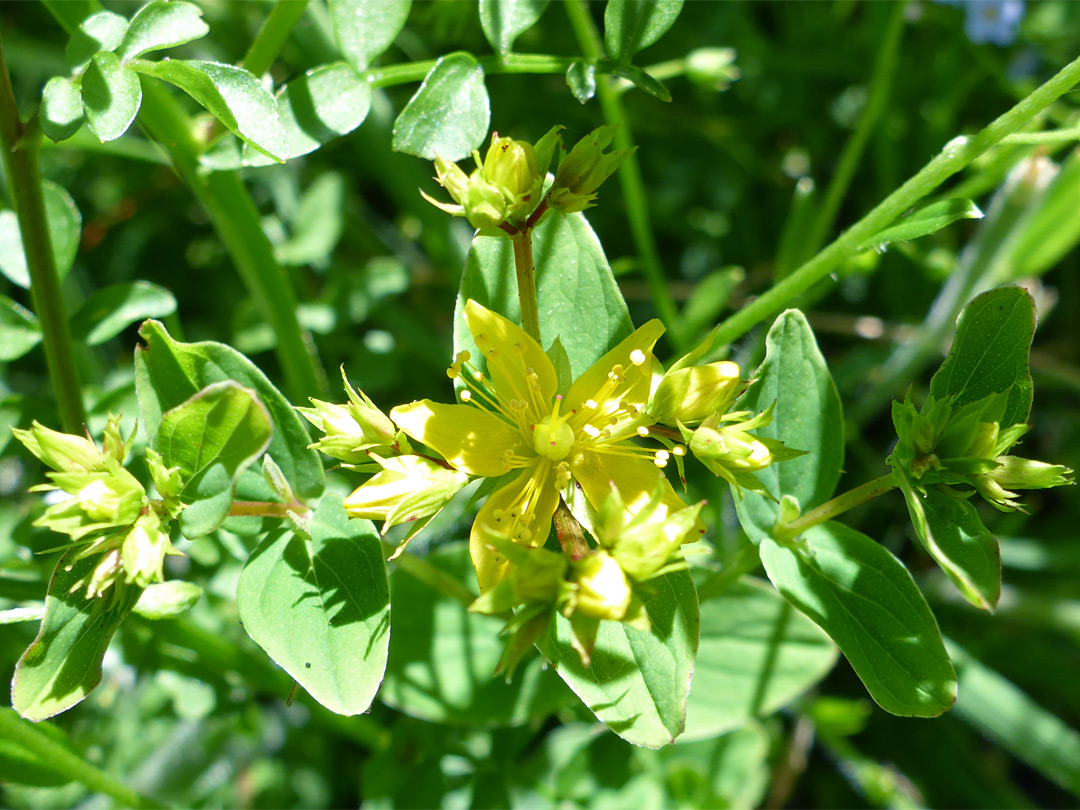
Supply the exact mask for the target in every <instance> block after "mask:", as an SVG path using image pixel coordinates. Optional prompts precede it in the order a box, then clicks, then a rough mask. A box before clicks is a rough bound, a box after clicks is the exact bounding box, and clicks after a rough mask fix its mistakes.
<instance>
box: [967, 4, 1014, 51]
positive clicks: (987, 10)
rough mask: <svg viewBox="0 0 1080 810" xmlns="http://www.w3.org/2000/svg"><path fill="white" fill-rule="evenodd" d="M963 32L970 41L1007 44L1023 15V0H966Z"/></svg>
mask: <svg viewBox="0 0 1080 810" xmlns="http://www.w3.org/2000/svg"><path fill="white" fill-rule="evenodd" d="M965 11H966V13H967V18H966V19H965V20H964V32H965V33H966V34H967V35H968V39H970V40H971V41H972V42H992V43H993V44H994V45H1009V44H1011V43H1012V41H1013V40H1014V39H1016V31H1017V28H1019V27H1020V20H1021V18H1022V17H1023V16H1024V0H968V1H967V3H966V4H965Z"/></svg>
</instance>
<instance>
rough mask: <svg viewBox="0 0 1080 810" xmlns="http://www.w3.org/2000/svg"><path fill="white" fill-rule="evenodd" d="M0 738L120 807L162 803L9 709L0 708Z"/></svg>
mask: <svg viewBox="0 0 1080 810" xmlns="http://www.w3.org/2000/svg"><path fill="white" fill-rule="evenodd" d="M0 739H3V740H4V741H6V742H8V743H14V744H15V745H17V746H18V747H20V748H22V749H24V750H26V751H29V752H31V753H32V754H34V755H35V756H36V757H37V759H38V760H40V761H41V764H42V765H45V766H47V767H49V768H51V769H52V770H53V771H55V772H56V773H58V774H63V775H64V776H68V777H70V778H71V779H73V780H75V781H77V782H81V783H82V784H84V785H86V787H88V788H90V790H92V791H94V792H95V793H104V794H105V795H106V796H109V797H110V798H111V799H113V801H115V802H116V803H117V804H118V805H119V806H120V807H147V808H150V807H163V805H161V804H159V803H158V802H156V801H154V800H153V799H149V798H147V797H146V796H143V795H141V794H139V793H136V792H135V791H134V790H132V789H131V788H129V787H128V786H127V785H125V784H123V783H122V782H119V781H117V780H116V779H114V778H113V777H112V776H110V775H109V774H107V773H105V771H103V770H101V769H100V768H98V767H96V766H94V765H91V764H90V763H89V762H87V761H86V760H85V759H83V758H82V757H80V756H79V755H78V754H76V753H74V752H73V751H72V750H71V749H70V748H68V747H66V746H64V745H62V744H60V743H59V742H57V741H56V740H54V739H52V738H51V737H50V736H48V735H47V734H44V733H43V732H41V731H39V730H38V729H36V728H35V727H34V725H33V724H32V723H29V722H27V721H26V720H23V719H22V718H21V717H19V715H18V714H17V713H16V712H15V711H14V710H13V709H0Z"/></svg>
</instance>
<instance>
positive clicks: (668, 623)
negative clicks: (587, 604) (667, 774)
mask: <svg viewBox="0 0 1080 810" xmlns="http://www.w3.org/2000/svg"><path fill="white" fill-rule="evenodd" d="M649 588H650V589H651V590H652V591H653V593H652V594H651V595H650V596H648V597H646V598H645V599H644V602H645V609H646V611H647V612H648V614H649V619H650V621H651V622H652V630H651V631H643V630H638V629H636V628H634V627H630V626H629V625H626V624H623V623H621V622H611V621H603V622H601V623H600V630H599V632H598V633H597V634H596V646H595V647H594V648H593V653H592V661H591V665H590V666H589V667H588V668H585V667H583V666H582V665H581V659H580V658H579V657H578V654H577V652H576V651H575V650H574V648H573V646H572V644H571V638H572V634H571V630H570V622H569V621H567V620H566V619H564V618H563V617H562V616H561V615H558V614H557V615H556V621H555V623H554V624H553V625H552V628H551V631H550V633H549V634H548V635H547V636H545V637H543V638H542V639H541V640H540V642H538V644H537V646H538V647H539V648H540V651H541V652H543V653H544V656H545V657H546V658H547V659H548V660H549V661H550V662H551V663H552V665H553V666H554V667H555V668H556V670H557V672H558V673H559V676H560V677H561V678H562V679H563V680H564V681H565V682H566V684H567V686H569V687H570V688H571V689H572V690H573V691H574V693H575V694H576V695H577V696H578V697H579V698H581V700H582V701H583V702H584V703H585V705H586V706H588V707H589V708H590V709H591V710H592V712H593V713H594V714H595V715H596V717H597V719H598V720H599V721H600V722H601V723H603V724H604V725H606V726H607V727H608V728H610V729H611V730H612V731H614V732H615V733H616V734H618V735H619V736H620V737H622V738H623V739H624V740H626V741H627V742H631V743H633V744H634V745H641V746H645V747H646V748H660V747H661V746H664V745H667V744H668V743H670V742H672V741H674V740H675V738H676V737H678V736H679V735H680V734H681V733H682V732H683V729H684V728H685V726H686V701H687V695H688V694H689V692H690V676H691V674H692V673H693V670H694V655H695V653H696V652H697V646H698V629H699V621H698V600H697V593H696V592H695V591H694V581H693V579H691V577H690V573H689V572H688V571H676V572H674V573H670V574H666V575H664V576H662V577H658V578H656V579H653V580H650V582H649Z"/></svg>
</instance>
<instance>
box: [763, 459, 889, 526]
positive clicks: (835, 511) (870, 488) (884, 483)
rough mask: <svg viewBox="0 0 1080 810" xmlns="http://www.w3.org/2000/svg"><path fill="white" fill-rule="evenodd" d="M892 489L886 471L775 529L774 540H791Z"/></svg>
mask: <svg viewBox="0 0 1080 810" xmlns="http://www.w3.org/2000/svg"><path fill="white" fill-rule="evenodd" d="M893 489H896V481H895V480H894V479H893V474H892V473H891V472H890V473H886V474H885V475H883V476H881V477H880V478H875V479H874V480H873V481H868V482H867V483H865V484H863V485H862V486H859V487H855V489H850V490H848V491H847V492H844V493H842V494H840V495H837V496H836V497H835V498H833V499H832V500H831V501H826V502H825V503H823V504H822V505H821V506H819V507H817V508H815V509H811V510H810V511H809V512H807V513H806V514H805V515H802V516H800V517H799V518H797V519H796V520H793V521H791V523H789V524H787V525H786V526H783V527H781V528H780V529H778V530H777V531H776V534H775V537H776V541H777V542H779V543H782V542H784V541H785V540H791V539H793V538H795V537H798V536H799V535H800V534H802V533H803V532H805V531H806V530H807V529H811V528H813V527H814V526H818V525H820V524H822V523H824V522H825V521H827V520H832V519H833V518H834V517H836V516H837V515H842V514H843V513H844V512H847V511H848V510H850V509H854V508H855V507H856V506H858V505H859V504H863V503H866V502H867V501H869V500H873V499H874V498H876V497H878V496H879V495H884V494H885V493H886V492H889V491H890V490H893Z"/></svg>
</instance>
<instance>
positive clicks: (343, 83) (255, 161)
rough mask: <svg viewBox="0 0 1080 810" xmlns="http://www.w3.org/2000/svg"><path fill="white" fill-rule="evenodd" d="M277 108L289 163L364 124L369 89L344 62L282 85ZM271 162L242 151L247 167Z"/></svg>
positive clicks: (252, 152) (319, 69)
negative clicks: (286, 139) (287, 145)
mask: <svg viewBox="0 0 1080 810" xmlns="http://www.w3.org/2000/svg"><path fill="white" fill-rule="evenodd" d="M277 106H278V115H279V116H280V118H281V125H282V127H284V129H285V134H286V136H287V137H288V140H289V159H292V158H296V157H300V156H301V155H306V154H309V153H310V152H314V151H315V150H316V149H318V148H319V147H320V146H322V144H324V143H326V142H327V141H331V140H333V139H334V138H340V137H341V136H342V135H347V134H348V133H350V132H352V131H353V130H354V129H356V128H357V127H358V126H360V125H361V124H362V123H364V119H365V118H367V114H368V110H369V109H370V108H371V85H370V84H368V82H367V81H366V80H365V79H364V78H363V76H361V75H360V74H359V73H357V72H356V71H355V70H353V69H352V68H351V67H349V66H348V65H346V64H345V63H344V62H337V63H334V64H332V65H323V66H322V67H318V68H315V69H314V70H309V71H308V72H307V73H306V74H304V75H303V76H301V77H300V78H299V79H294V80H293V81H291V82H289V83H288V84H287V85H285V87H284V88H283V89H282V90H281V91H280V92H279V93H278V96H277ZM271 162H272V161H271V160H270V159H269V158H267V157H266V156H265V155H263V154H261V153H256V152H255V151H254V150H252V149H249V148H245V149H244V164H245V165H247V166H265V165H267V164H269V163H271Z"/></svg>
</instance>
